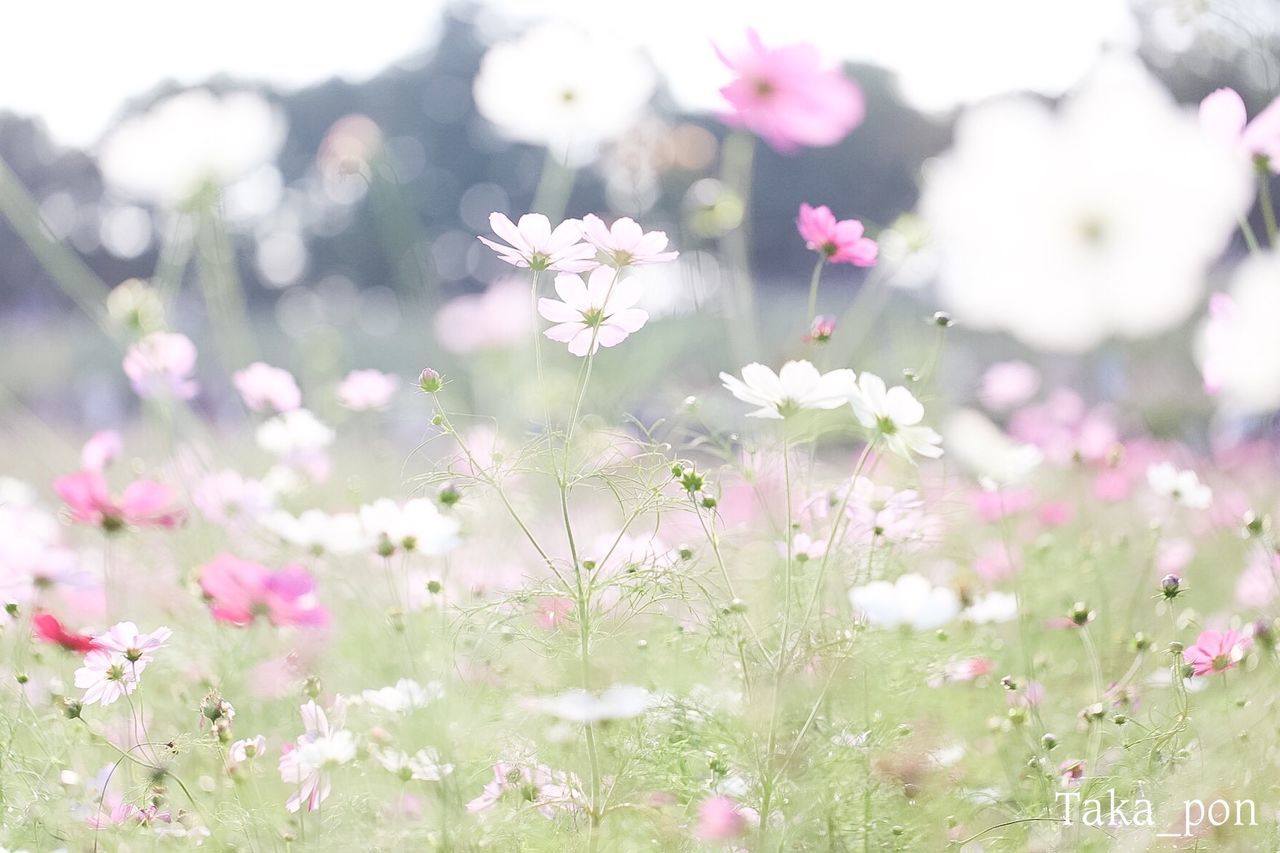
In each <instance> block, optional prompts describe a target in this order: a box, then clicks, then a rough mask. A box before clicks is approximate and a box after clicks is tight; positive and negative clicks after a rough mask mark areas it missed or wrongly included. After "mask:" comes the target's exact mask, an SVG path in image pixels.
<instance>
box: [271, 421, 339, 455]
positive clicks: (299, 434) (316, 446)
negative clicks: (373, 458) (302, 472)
mask: <svg viewBox="0 0 1280 853" xmlns="http://www.w3.org/2000/svg"><path fill="white" fill-rule="evenodd" d="M256 437H257V440H258V446H259V447H261V448H262V449H263V450H265V451H267V452H268V453H272V454H275V455H276V456H279V457H282V458H286V459H287V458H290V457H293V456H296V455H305V454H309V453H318V452H320V451H322V450H324V449H325V448H326V447H328V446H329V445H330V444H332V443H333V438H334V432H333V430H332V429H330V428H329V427H327V426H325V425H324V424H323V423H321V422H320V419H319V418H317V417H316V416H315V415H313V414H312V413H311V412H310V411H308V410H307V409H294V410H293V411H291V412H284V413H282V414H280V415H277V416H276V417H274V418H271V419H270V420H267V421H264V422H263V423H262V424H261V425H260V426H259V427H258V431H257V433H256Z"/></svg>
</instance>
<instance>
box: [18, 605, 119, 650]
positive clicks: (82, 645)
mask: <svg viewBox="0 0 1280 853" xmlns="http://www.w3.org/2000/svg"><path fill="white" fill-rule="evenodd" d="M31 629H32V632H33V633H34V634H35V635H36V637H37V638H39V639H40V640H42V641H44V642H46V643H53V644H54V645H58V646H62V648H64V649H66V650H67V651H69V652H79V653H80V654H88V653H89V652H92V651H96V650H98V649H101V648H102V647H101V646H99V645H98V643H97V641H96V640H94V639H93V637H91V636H89V635H88V634H77V633H76V632H75V631H71V630H69V629H68V628H66V627H65V626H64V625H63V624H62V623H61V622H59V621H58V617H56V616H54V615H53V614H52V613H37V614H35V615H34V616H32V617H31Z"/></svg>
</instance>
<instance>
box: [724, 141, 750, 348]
mask: <svg viewBox="0 0 1280 853" xmlns="http://www.w3.org/2000/svg"><path fill="white" fill-rule="evenodd" d="M720 159H721V162H720V168H721V180H722V181H723V182H724V184H725V186H727V187H729V189H730V190H732V191H733V192H734V193H736V194H737V196H738V198H739V200H740V201H741V204H742V222H741V223H740V224H739V225H738V227H737V228H734V229H733V230H732V231H730V232H729V233H728V234H726V235H725V236H724V238H723V244H724V248H725V250H726V252H725V253H726V255H727V256H728V266H729V276H730V287H727V288H725V290H724V295H725V303H726V304H725V323H726V324H727V330H728V333H729V342H730V344H731V346H732V350H733V353H734V356H735V358H736V359H737V360H738V361H739V362H745V361H746V360H747V359H748V358H749V356H750V355H751V348H752V346H753V345H754V344H755V342H756V340H757V338H756V329H755V322H756V321H755V313H756V312H755V294H754V291H753V288H752V282H751V259H750V253H749V246H750V244H751V243H750V240H751V233H750V230H751V229H750V222H751V216H750V214H751V176H752V169H753V165H754V161H755V137H754V136H752V135H751V134H749V133H744V132H742V131H735V132H734V133H732V134H730V135H729V137H728V138H726V139H725V141H724V144H723V145H722V147H721V157H720Z"/></svg>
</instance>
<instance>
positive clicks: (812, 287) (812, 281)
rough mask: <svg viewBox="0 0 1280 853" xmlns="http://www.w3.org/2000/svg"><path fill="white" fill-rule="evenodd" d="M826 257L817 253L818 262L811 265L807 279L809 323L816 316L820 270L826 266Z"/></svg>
mask: <svg viewBox="0 0 1280 853" xmlns="http://www.w3.org/2000/svg"><path fill="white" fill-rule="evenodd" d="M826 263H827V256H826V255H825V254H823V253H822V252H819V253H818V262H817V263H816V264H814V265H813V275H812V276H811V277H810V278H809V317H808V319H809V321H810V322H812V321H813V318H814V317H816V316H817V314H818V282H819V281H821V280H822V268H823V267H824V266H826Z"/></svg>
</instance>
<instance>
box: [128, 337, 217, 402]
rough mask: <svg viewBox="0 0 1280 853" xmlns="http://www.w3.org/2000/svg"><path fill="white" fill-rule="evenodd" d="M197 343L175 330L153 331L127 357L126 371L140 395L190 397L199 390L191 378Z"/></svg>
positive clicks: (132, 348)
mask: <svg viewBox="0 0 1280 853" xmlns="http://www.w3.org/2000/svg"><path fill="white" fill-rule="evenodd" d="M195 369H196V345H195V344H193V343H191V339H190V338H188V337H187V336H186V335H179V334H177V333H176V332H152V333H151V334H149V335H147V336H146V337H145V338H143V339H142V340H140V341H138V342H137V343H136V344H134V345H133V346H131V347H129V351H128V352H127V353H125V356H124V372H125V375H126V376H128V377H129V382H130V383H131V384H132V385H133V390H134V392H135V393H136V394H137V395H138V396H139V397H145V398H151V397H167V398H169V399H173V400H190V399H191V398H192V397H194V396H195V395H196V393H197V392H198V391H199V390H200V386H199V385H197V384H196V383H195V382H194V381H192V379H191V374H192V373H193V372H195Z"/></svg>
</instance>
